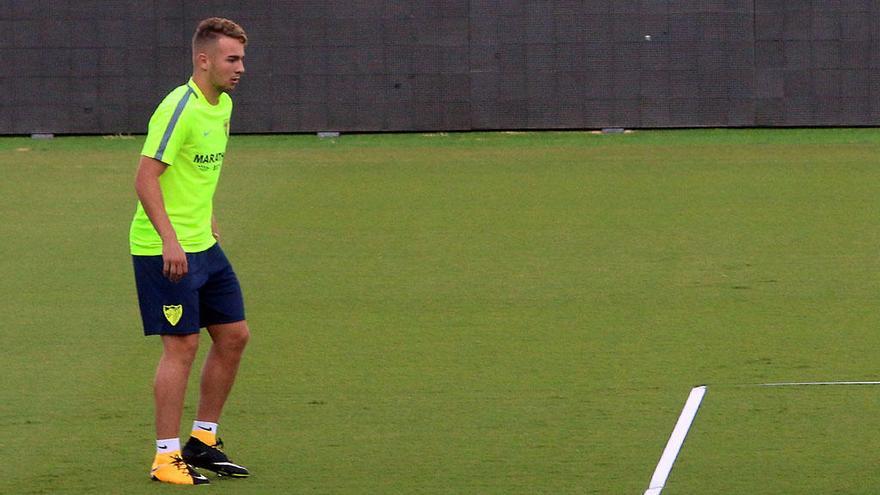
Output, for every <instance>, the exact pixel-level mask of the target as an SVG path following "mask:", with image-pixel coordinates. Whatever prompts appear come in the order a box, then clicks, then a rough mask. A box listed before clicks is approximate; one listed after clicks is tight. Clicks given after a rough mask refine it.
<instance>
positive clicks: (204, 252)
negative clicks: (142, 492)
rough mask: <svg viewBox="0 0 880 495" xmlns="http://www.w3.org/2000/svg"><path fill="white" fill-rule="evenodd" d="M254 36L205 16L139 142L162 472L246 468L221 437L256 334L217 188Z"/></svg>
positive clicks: (186, 480)
mask: <svg viewBox="0 0 880 495" xmlns="http://www.w3.org/2000/svg"><path fill="white" fill-rule="evenodd" d="M247 41H248V40H247V35H246V34H245V32H244V30H243V29H242V28H241V27H240V26H239V25H237V24H236V23H234V22H232V21H230V20H228V19H221V18H216V17H214V18H210V19H205V20H204V21H202V22H201V23H199V25H198V27H197V28H196V32H195V34H194V35H193V39H192V62H193V73H192V78H191V79H190V80H189V81H188V82H187V83H186V84H184V85H182V86H180V87H178V88H176V89H175V90H173V91H172V92H171V93H169V94H168V96H166V97H165V99H164V100H163V101H162V103H160V104H159V106H158V107H157V108H156V111H155V112H154V113H153V116H152V118H151V119H150V125H149V132H148V134H147V139H146V142H145V143H144V147H143V149H142V151H141V157H140V163H139V165H138V171H137V178H136V179H135V190H136V191H137V196H138V199H139V201H138V205H137V210H136V212H135V215H134V219H133V220H132V223H131V230H130V244H131V254H132V258H133V261H134V274H135V282H136V285H137V293H138V302H139V305H140V310H141V318H142V320H143V325H144V334H145V335H160V336H161V339H162V346H163V352H162V357H161V359H160V360H159V365H158V367H157V369H156V377H155V382H154V399H155V405H156V438H157V441H156V457H155V460H154V462H153V466H152V469H151V470H150V476H151V477H152V478H153V479H154V480H158V481H162V482H167V483H175V484H183V485H200V484H206V483H208V482H209V480H208V478H207V477H205V476H204V475H202V474H201V473H199V472H198V471H197V470H196V469H194V467H199V468H204V469H208V470H211V471H214V472H215V473H217V475H221V476H231V477H246V476H249V472H248V470H247V469H245V468H244V467H242V466H239V465H237V464H234V463H232V462H231V461H230V460H229V458H228V457H227V456H226V454H225V453H224V452H223V451H222V450H221V447H222V445H223V444H222V442H220V440H219V439H218V438H217V423H218V422H219V420H220V413H221V411H222V409H223V405H224V404H225V403H226V399H227V397H228V396H229V392H230V390H231V389H232V385H233V383H234V381H235V375H236V373H237V371H238V365H239V362H240V360H241V356H242V353H243V352H244V348H245V345H246V344H247V342H248V339H249V338H250V330H249V329H248V325H247V321H246V320H245V314H244V302H243V299H242V294H241V288H240V287H239V283H238V279H237V277H236V275H235V272H234V271H233V270H232V266H231V265H230V264H229V261H228V260H227V259H226V256H225V255H224V254H223V250H222V249H220V245H219V244H218V241H219V238H220V235H219V233H218V230H217V223H216V221H215V219H214V215H213V196H214V190H215V189H216V187H217V180H218V179H219V177H220V171H221V169H222V166H223V155H224V153H225V152H226V141H227V139H228V137H229V118H230V116H231V114H232V100H231V99H230V98H229V95H228V94H227V93H228V92H229V91H231V90H233V89H234V88H235V86H236V85H237V84H238V82H239V79H240V78H241V76H242V74H243V73H244V49H245V46H246V45H247ZM201 328H207V330H208V334H210V336H211V340H212V343H211V349H210V351H209V352H208V356H207V358H206V360H205V364H204V368H203V370H202V376H201V386H200V395H199V405H198V411H197V414H196V418H195V419H196V420H195V422H194V423H193V429H192V434H191V436H190V438H189V440H188V441H187V443H186V445H185V446H184V447H183V449H181V447H180V439H179V433H180V432H179V428H180V420H181V415H182V414H183V401H184V395H185V391H186V384H187V380H188V377H189V374H190V369H191V367H192V363H193V360H194V359H195V355H196V349H197V348H198V345H199V331H200V329H201Z"/></svg>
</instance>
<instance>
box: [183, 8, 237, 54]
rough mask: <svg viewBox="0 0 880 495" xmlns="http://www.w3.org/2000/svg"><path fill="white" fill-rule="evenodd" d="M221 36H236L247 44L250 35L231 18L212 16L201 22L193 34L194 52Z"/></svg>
mask: <svg viewBox="0 0 880 495" xmlns="http://www.w3.org/2000/svg"><path fill="white" fill-rule="evenodd" d="M220 36H229V37H230V38H235V39H237V40H238V41H241V43H242V44H243V45H245V46H247V42H248V37H247V34H246V33H245V32H244V29H242V27H241V26H239V25H238V24H236V23H235V22H233V21H230V20H229V19H224V18H222V17H210V18H208V19H205V20H203V21H202V22H200V23H199V25H198V27H196V32H195V34H193V38H192V47H193V53H195V52H196V51H198V49H200V48H202V47H204V46H205V44H207V43H208V42H213V41H214V40H216V39H217V38H219V37H220Z"/></svg>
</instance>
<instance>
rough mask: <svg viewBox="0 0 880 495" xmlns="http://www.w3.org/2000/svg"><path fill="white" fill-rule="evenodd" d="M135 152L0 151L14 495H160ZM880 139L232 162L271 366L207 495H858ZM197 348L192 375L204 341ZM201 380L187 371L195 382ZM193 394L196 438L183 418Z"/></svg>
mask: <svg viewBox="0 0 880 495" xmlns="http://www.w3.org/2000/svg"><path fill="white" fill-rule="evenodd" d="M142 140H143V138H142V137H138V138H135V139H130V140H129V139H105V138H100V137H94V138H58V139H54V140H49V141H39V140H30V139H24V138H5V139H0V171H2V174H3V180H2V181H0V231H2V233H3V236H2V237H3V239H2V242H0V260H2V261H0V263H2V265H0V266H2V270H0V274H2V277H0V314H2V324H0V338H2V341H3V346H2V351H0V355H2V366H3V370H4V371H3V380H2V381H0V463H2V465H3V467H4V470H5V472H4V475H3V476H0V493H10V494H11V493H15V494H36V493H52V494H54V493H90V494H93V493H120V494H122V493H125V494H139V493H171V492H175V493H177V492H178V491H179V490H180V489H179V488H177V487H167V486H158V484H156V483H152V482H150V481H149V480H148V477H147V470H148V468H149V463H150V460H151V458H152V454H153V438H154V437H153V429H152V414H153V412H152V402H151V388H150V387H151V380H152V373H153V370H154V367H155V364H156V361H157V359H158V356H159V350H160V349H159V342H158V341H157V340H155V339H147V338H144V337H143V336H142V335H141V329H140V327H139V319H138V312H137V304H136V297H135V292H134V284H133V279H132V269H131V261H130V257H129V255H128V225H129V222H130V219H131V216H132V214H133V212H134V206H135V196H134V191H133V177H134V169H135V164H136V161H137V155H138V152H139V150H140V145H141V144H142ZM878 156H880V132H878V131H876V130H872V129H851V130H845V129H838V130H726V131H721V130H698V131H653V132H636V133H633V134H628V135H613V136H602V135H592V134H589V133H580V132H571V133H508V134H506V133H496V134H482V133H474V134H449V135H444V134H432V135H419V134H407V135H366V136H343V137H342V138H340V139H337V140H319V139H317V138H316V137H314V136H286V137H281V136H278V137H265V136H262V137H261V136H235V137H233V139H232V140H231V141H230V146H229V150H228V153H227V155H226V161H225V164H224V169H225V170H224V172H223V177H222V179H221V183H220V189H219V190H218V193H217V197H216V213H217V216H218V219H219V221H220V226H221V229H222V231H223V234H224V244H223V245H224V249H225V250H226V252H227V254H228V255H229V257H230V258H231V259H232V261H233V263H234V264H235V266H236V270H237V272H238V273H239V277H240V279H241V281H242V285H243V287H244V290H245V297H246V303H247V308H248V316H249V321H250V324H251V327H252V329H253V332H254V339H253V340H252V343H251V346H250V348H249V350H248V353H247V356H246V361H245V363H244V364H243V367H242V371H241V374H240V378H239V381H238V383H237V385H236V389H235V390H234V392H233V396H232V398H231V400H230V403H229V404H228V407H227V410H226V412H225V415H224V417H223V418H222V421H221V431H220V436H221V437H223V438H224V439H225V441H226V443H227V447H228V450H229V451H230V452H231V454H232V456H233V459H235V460H236V461H238V462H241V463H242V464H245V465H247V466H248V467H249V468H251V470H252V472H253V473H254V476H253V477H252V478H251V479H249V480H236V481H223V480H220V481H217V482H215V483H212V487H210V488H208V490H210V491H211V492H213V493H220V492H222V493H230V494H266V493H314V494H390V493H394V494H398V493H400V494H417V493H418V494H463V493H468V494H534V493H546V494H575V493H577V494H583V493H594V494H633V493H636V494H641V493H642V492H643V491H644V490H645V488H646V487H647V484H648V481H649V479H650V476H651V473H652V471H653V469H654V466H655V464H656V463H657V460H658V458H659V456H660V453H661V451H662V448H663V446H664V444H665V442H666V440H667V438H668V436H669V432H670V431H671V429H672V426H673V424H674V422H675V419H676V418H677V416H678V413H679V411H680V409H681V406H682V405H683V403H684V400H685V398H686V396H687V393H688V391H689V390H690V388H691V387H692V386H694V385H696V384H703V383H706V384H709V392H708V394H707V396H706V399H705V401H704V403H703V408H702V409H701V412H700V414H699V415H698V416H697V420H696V422H695V424H694V427H693V429H692V430H691V434H690V436H689V438H688V441H687V443H686V444H685V446H684V450H683V452H682V455H681V456H680V458H679V460H678V462H677V464H676V467H675V469H674V470H673V472H672V476H671V478H670V480H669V483H668V485H667V489H666V490H665V491H664V494H669V495H673V494H703V493H707V494H708V493H737V494H742V493H749V494H780V493H786V494H797V493H804V494H807V493H809V494H815V493H826V494H827V493H845V494H860V493H865V494H867V493H873V492H874V490H875V487H876V485H877V483H878V481H880V472H878V468H877V466H878V460H880V449H878V446H880V433H878V431H880V430H878V428H876V420H875V418H876V417H877V413H878V411H880V389H878V388H874V387H848V388H844V387H840V388H834V387H827V388H803V389H795V388H790V389H765V388H754V387H740V386H738V385H740V384H749V383H760V382H768V381H812V380H876V379H878V378H880V370H878V362H880V360H878V349H880V314H878V310H877V306H878V305H877V302H878V294H880V280H878V273H880V258H878V246H880V216H878V212H880V194H878V193H880V188H878V184H880V166H878ZM204 343H205V345H203V347H202V349H201V351H200V352H201V353H202V354H204V351H205V350H206V348H207V341H204ZM196 376H197V373H194V376H193V378H194V379H195V378H196ZM195 385H196V382H195V381H192V382H191V386H190V395H189V399H188V405H187V410H186V412H185V414H184V423H185V424H184V425H182V431H185V428H186V427H188V426H189V424H190V421H191V420H192V414H193V405H194V398H195V394H194V392H195V391H196V389H197V387H196V386H195Z"/></svg>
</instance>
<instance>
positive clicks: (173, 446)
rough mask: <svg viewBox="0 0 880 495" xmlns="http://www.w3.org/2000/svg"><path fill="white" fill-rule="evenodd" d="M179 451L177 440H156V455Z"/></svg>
mask: <svg viewBox="0 0 880 495" xmlns="http://www.w3.org/2000/svg"><path fill="white" fill-rule="evenodd" d="M178 450H180V439H179V438H167V439H165V440H156V453H157V454H170V453H172V452H176V451H178Z"/></svg>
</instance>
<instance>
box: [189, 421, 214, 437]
mask: <svg viewBox="0 0 880 495" xmlns="http://www.w3.org/2000/svg"><path fill="white" fill-rule="evenodd" d="M217 428H218V426H217V423H208V422H207V421H198V420H196V421H193V431H199V430H201V431H206V432H208V433H213V434H214V435H215V436H216V435H217Z"/></svg>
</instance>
